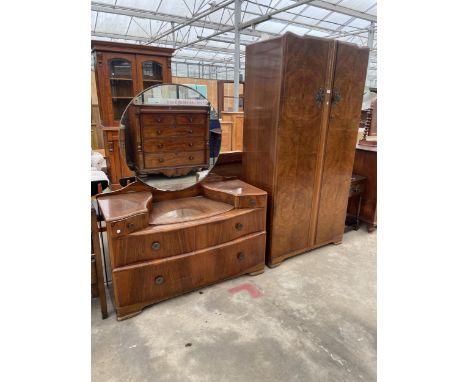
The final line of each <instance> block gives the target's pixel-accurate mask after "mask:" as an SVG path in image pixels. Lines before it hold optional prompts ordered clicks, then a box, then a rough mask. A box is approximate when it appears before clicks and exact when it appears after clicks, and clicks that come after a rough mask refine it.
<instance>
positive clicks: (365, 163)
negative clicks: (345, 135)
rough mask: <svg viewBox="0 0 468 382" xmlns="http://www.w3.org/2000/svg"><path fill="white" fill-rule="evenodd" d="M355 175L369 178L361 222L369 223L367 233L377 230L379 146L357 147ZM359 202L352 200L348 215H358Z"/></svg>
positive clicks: (363, 196)
mask: <svg viewBox="0 0 468 382" xmlns="http://www.w3.org/2000/svg"><path fill="white" fill-rule="evenodd" d="M353 174H357V175H361V176H365V177H366V178H367V185H366V190H365V191H364V193H363V194H362V202H361V211H360V220H362V221H363V222H365V223H367V231H368V232H373V231H375V229H376V228H377V146H363V145H359V144H358V145H357V146H356V155H355V157H354V166H353ZM357 208H358V202H357V201H355V200H350V201H349V203H348V213H350V214H354V215H355V214H356V211H357Z"/></svg>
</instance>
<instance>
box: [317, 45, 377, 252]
mask: <svg viewBox="0 0 468 382" xmlns="http://www.w3.org/2000/svg"><path fill="white" fill-rule="evenodd" d="M368 57H369V50H368V48H357V47H356V46H353V45H348V44H345V43H341V42H338V44H337V48H336V58H335V70H334V78H333V87H332V89H331V108H330V116H329V120H328V128H327V136H326V141H325V151H324V157H323V170H322V183H321V191H320V200H319V208H318V218H317V229H316V236H315V244H316V245H319V244H322V243H326V242H331V241H334V242H339V241H341V238H342V236H343V231H344V221H345V218H346V206H347V204H348V193H349V186H350V182H351V175H352V170H353V161H354V153H355V147H356V141H357V133H358V128H359V119H360V112H361V105H362V96H363V93H364V85H365V78H366V70H367V62H368Z"/></svg>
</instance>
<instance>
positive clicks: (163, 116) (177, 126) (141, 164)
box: [125, 104, 210, 176]
mask: <svg viewBox="0 0 468 382" xmlns="http://www.w3.org/2000/svg"><path fill="white" fill-rule="evenodd" d="M126 119H127V116H126ZM128 122H129V123H128V124H129V126H128V128H129V133H130V136H131V144H127V143H126V144H125V151H126V157H127V158H126V159H127V164H129V167H130V168H132V169H134V170H136V171H137V173H138V174H139V176H141V175H147V174H157V173H164V174H166V175H168V176H174V175H178V176H180V175H183V174H187V173H189V172H190V171H191V170H192V169H201V170H207V169H208V168H209V164H210V147H209V134H210V106H209V105H207V106H185V105H184V106H174V105H171V106H166V105H135V104H132V105H131V106H130V107H129V109H128ZM132 165H133V166H132Z"/></svg>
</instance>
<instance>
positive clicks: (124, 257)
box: [113, 208, 266, 267]
mask: <svg viewBox="0 0 468 382" xmlns="http://www.w3.org/2000/svg"><path fill="white" fill-rule="evenodd" d="M265 219H266V217H265V209H264V208H258V209H250V210H249V209H244V210H239V209H233V210H231V211H228V212H226V213H225V214H223V215H220V216H218V217H216V216H215V217H213V218H210V221H209V222H205V223H202V222H200V221H197V222H196V223H193V222H186V223H180V224H173V225H172V226H173V227H171V226H169V229H168V228H164V229H159V230H158V227H156V228H151V229H145V230H141V231H138V232H135V233H133V234H131V235H128V236H125V237H122V238H121V239H119V240H115V241H114V245H113V247H114V259H113V264H115V266H116V267H119V266H123V265H128V264H134V263H137V262H142V261H150V260H156V259H162V258H165V257H170V256H176V255H180V254H183V253H188V252H194V251H198V250H201V249H203V248H208V247H213V246H216V245H220V244H223V243H227V242H229V241H232V240H235V239H238V238H240V237H242V236H246V235H250V234H253V233H255V232H261V231H264V230H265ZM166 227H167V226H166Z"/></svg>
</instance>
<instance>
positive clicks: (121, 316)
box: [117, 309, 143, 321]
mask: <svg viewBox="0 0 468 382" xmlns="http://www.w3.org/2000/svg"><path fill="white" fill-rule="evenodd" d="M142 311H143V310H142V309H140V310H136V311H134V312H119V310H117V321H123V320H126V319H127V318H132V317H135V316H138V315H139V314H140V313H141V312H142Z"/></svg>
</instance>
